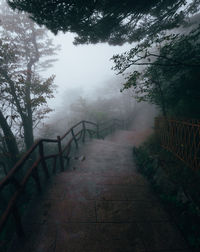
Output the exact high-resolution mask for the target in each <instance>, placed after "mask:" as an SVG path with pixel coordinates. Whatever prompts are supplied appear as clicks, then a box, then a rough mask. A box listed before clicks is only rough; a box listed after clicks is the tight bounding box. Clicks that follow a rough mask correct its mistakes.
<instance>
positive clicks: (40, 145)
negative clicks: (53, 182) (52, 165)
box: [39, 142, 49, 178]
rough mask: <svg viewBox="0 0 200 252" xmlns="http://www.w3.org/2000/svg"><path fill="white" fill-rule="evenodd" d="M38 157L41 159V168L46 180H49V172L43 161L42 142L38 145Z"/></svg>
mask: <svg viewBox="0 0 200 252" xmlns="http://www.w3.org/2000/svg"><path fill="white" fill-rule="evenodd" d="M39 155H40V158H41V163H42V167H43V169H44V172H45V175H46V178H49V171H48V168H47V164H46V161H45V159H44V146H43V142H40V143H39Z"/></svg>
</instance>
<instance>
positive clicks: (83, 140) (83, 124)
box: [82, 121, 85, 143]
mask: <svg viewBox="0 0 200 252" xmlns="http://www.w3.org/2000/svg"><path fill="white" fill-rule="evenodd" d="M82 126H83V139H82V142H83V143H84V142H85V122H84V121H83V122H82Z"/></svg>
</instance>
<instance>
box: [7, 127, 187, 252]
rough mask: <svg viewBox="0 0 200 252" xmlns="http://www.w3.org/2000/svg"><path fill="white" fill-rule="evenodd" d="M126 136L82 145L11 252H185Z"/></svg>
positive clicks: (126, 133)
mask: <svg viewBox="0 0 200 252" xmlns="http://www.w3.org/2000/svg"><path fill="white" fill-rule="evenodd" d="M131 134H132V132H129V131H121V132H119V133H118V137H117V138H116V137H113V138H110V139H109V140H93V141H91V142H89V143H87V144H86V145H85V146H84V148H83V150H82V151H81V153H80V154H79V155H83V156H84V157H85V160H82V161H79V160H77V161H74V162H73V164H72V165H71V169H70V170H67V171H65V172H62V173H58V174H57V175H55V176H54V177H53V178H52V181H51V185H49V186H48V188H47V190H46V191H45V193H43V195H42V196H41V198H40V199H39V201H38V203H37V205H36V206H34V207H32V208H31V209H30V211H29V213H28V216H27V218H26V221H25V231H26V238H25V239H24V240H21V241H20V240H15V241H14V242H13V245H12V248H11V251H14V252H19V251H20V252H80V251H81V252H104V251H105V252H129V251H130V252H134V251H135V252H137V251H141V252H142V251H146V252H147V251H149V252H150V251H152V252H153V251H155V252H156V251H157V252H159V251H160V252H161V251H163V252H171V251H174V252H186V251H189V250H188V248H187V245H186V243H185V241H184V239H183V237H182V236H181V234H180V232H179V231H178V229H177V228H176V226H175V225H174V224H173V223H172V222H171V220H170V217H169V216H168V214H167V213H166V212H165V211H164V210H163V208H162V206H161V205H160V203H159V201H158V200H157V198H156V197H155V195H154V194H153V192H152V191H151V188H150V186H149V184H148V182H147V181H146V180H145V178H144V177H143V176H142V175H140V174H139V173H137V171H136V168H135V166H134V160H133V156H132V145H133V144H132V142H130V141H129V140H130V139H133V137H132V138H131Z"/></svg>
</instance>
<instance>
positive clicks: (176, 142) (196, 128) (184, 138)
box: [155, 117, 200, 170]
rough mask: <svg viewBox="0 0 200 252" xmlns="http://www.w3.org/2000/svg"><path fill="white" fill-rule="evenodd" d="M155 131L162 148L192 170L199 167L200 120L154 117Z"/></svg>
mask: <svg viewBox="0 0 200 252" xmlns="http://www.w3.org/2000/svg"><path fill="white" fill-rule="evenodd" d="M155 132H156V134H157V136H158V137H159V140H160V143H161V146H162V147H163V148H165V149H166V150H168V151H170V152H172V153H173V154H174V155H175V156H176V157H177V158H179V159H180V160H182V161H183V162H184V163H185V164H186V165H187V166H189V167H190V168H191V169H192V170H199V169H200V120H175V119H167V118H164V117H158V118H156V119H155Z"/></svg>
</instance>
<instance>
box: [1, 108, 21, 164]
mask: <svg viewBox="0 0 200 252" xmlns="http://www.w3.org/2000/svg"><path fill="white" fill-rule="evenodd" d="M0 126H1V128H2V130H3V133H4V136H5V143H6V146H7V149H8V151H9V155H10V160H11V165H14V164H15V163H16V162H17V160H18V158H19V149H18V146H17V141H16V138H15V136H14V135H13V133H12V130H11V128H10V126H9V125H8V123H7V121H6V118H5V117H4V115H3V114H2V112H1V111H0Z"/></svg>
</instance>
